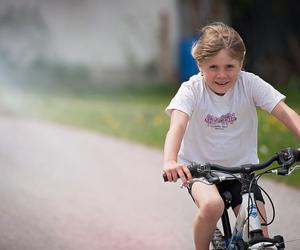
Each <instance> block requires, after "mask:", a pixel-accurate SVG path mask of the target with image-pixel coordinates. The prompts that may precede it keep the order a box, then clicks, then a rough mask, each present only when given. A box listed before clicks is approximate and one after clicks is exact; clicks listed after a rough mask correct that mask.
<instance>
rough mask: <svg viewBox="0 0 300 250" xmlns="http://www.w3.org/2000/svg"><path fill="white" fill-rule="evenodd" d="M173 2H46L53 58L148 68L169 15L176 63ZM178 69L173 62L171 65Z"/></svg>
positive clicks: (100, 64)
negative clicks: (162, 23) (162, 20)
mask: <svg viewBox="0 0 300 250" xmlns="http://www.w3.org/2000/svg"><path fill="white" fill-rule="evenodd" d="M175 2H176V1H175V0H165V1H161V0H151V1H145V0H98V1H97V0H85V1H70V0H69V1H66V0H64V1H58V0H57V1H44V2H43V4H41V9H42V12H43V16H44V17H45V19H46V21H47V24H48V25H49V32H50V34H51V36H50V38H51V40H50V41H49V55H50V56H51V57H52V58H58V59H61V60H65V61H71V62H78V61H80V62H84V63H87V64H91V65H93V66H95V65H96V67H97V68H98V69H100V68H103V69H113V68H123V67H125V68H126V67H128V66H130V64H131V65H147V64H149V63H151V62H153V61H157V60H158V59H157V58H158V56H159V53H160V51H159V26H160V24H159V20H160V19H159V16H160V13H161V12H162V11H165V12H167V13H168V15H169V17H170V28H171V32H170V36H171V37H170V45H171V48H170V49H171V50H172V53H170V55H171V56H170V58H169V59H170V62H171V63H172V62H175V61H176V60H174V56H175V54H176V46H177V45H176V44H177V36H178V34H177V16H176V6H175ZM173 65H174V63H173Z"/></svg>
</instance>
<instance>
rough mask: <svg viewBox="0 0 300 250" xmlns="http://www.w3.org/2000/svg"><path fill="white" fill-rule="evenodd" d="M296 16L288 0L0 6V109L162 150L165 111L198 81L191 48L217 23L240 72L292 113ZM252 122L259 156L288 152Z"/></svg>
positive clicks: (64, 1)
mask: <svg viewBox="0 0 300 250" xmlns="http://www.w3.org/2000/svg"><path fill="white" fill-rule="evenodd" d="M299 12H300V4H299V2H298V1H296V0H273V1H258V0H227V1H220V0H165V1H160V0H153V1H140V0H122V1H121V0H85V1H80V0H1V1H0V110H1V113H2V114H6V115H22V116H29V117H34V118H38V119H44V120H51V121H55V122H59V123H65V124H69V125H73V126H79V127H82V128H86V129H89V130H93V131H98V132H102V133H108V134H110V135H113V136H116V137H118V138H123V139H129V140H134V141H137V142H140V143H144V144H147V145H150V146H153V147H157V148H160V149H161V148H162V146H163V141H164V137H165V134H166V131H167V129H168V124H169V119H168V117H166V115H165V114H164V108H165V107H166V105H167V104H168V102H169V101H170V99H171V98H172V96H173V95H174V94H175V93H176V91H177V89H178V87H179V86H180V84H181V82H183V81H185V80H187V79H188V78H189V77H190V76H191V75H193V74H195V73H197V72H198V69H197V67H196V64H195V62H194V60H193V59H192V57H191V55H190V50H191V47H192V44H193V43H194V42H195V40H196V39H197V38H198V35H199V31H200V29H201V27H202V26H204V25H206V24H208V23H209V22H212V21H222V22H225V23H227V24H229V25H231V26H232V27H234V28H235V29H236V30H237V31H238V32H239V33H240V34H241V36H242V37H243V39H244V41H245V44H246V46H247V55H246V61H245V65H244V68H245V70H247V71H252V72H254V73H255V74H258V75H259V76H261V77H263V78H264V79H265V80H266V81H268V82H269V83H271V84H273V85H274V86H276V87H277V88H278V89H279V90H280V91H282V92H283V93H284V94H286V95H287V96H288V98H287V102H288V104H290V105H291V106H292V107H293V108H295V109H296V110H297V111H299V102H300V101H299V97H298V96H299V91H300V90H299V89H300V81H299V78H300V59H299V58H300V25H299V21H298V18H299V16H300V13H299ZM260 119H262V120H263V121H262V122H261V124H262V126H261V129H260V137H259V138H260V142H261V143H260V144H261V145H262V146H261V151H260V153H261V154H266V155H267V154H268V152H269V151H270V150H271V149H270V147H272V145H273V147H276V148H277V147H278V148H280V147H281V146H284V145H293V144H296V139H295V138H294V137H293V136H292V135H291V134H290V133H289V132H288V131H287V130H286V129H285V128H284V127H282V126H281V125H280V124H278V123H277V121H275V120H273V118H272V117H270V116H267V115H266V114H265V113H261V114H260ZM274 131H279V132H280V133H279V132H278V133H277V134H278V135H277V134H276V135H275V136H274V135H272V133H274ZM271 138H272V140H273V141H272V142H273V143H270V142H271V141H270V140H271ZM274 140H276V143H274ZM274 145H275V146H274ZM276 148H272V151H273V150H276Z"/></svg>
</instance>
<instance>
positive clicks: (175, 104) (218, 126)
mask: <svg viewBox="0 0 300 250" xmlns="http://www.w3.org/2000/svg"><path fill="white" fill-rule="evenodd" d="M284 99H285V96H284V95H282V94H281V93H279V92H278V91H277V90H276V89H274V88H273V87H272V86H271V85H270V84H268V83H267V82H265V81H264V80H262V79H261V78H259V77H258V76H256V75H254V74H252V73H248V72H244V71H241V72H240V73H239V75H238V78H237V82H236V83H235V85H234V86H233V87H232V88H231V89H230V90H229V91H228V92H226V94H225V95H223V96H219V95H217V94H215V93H214V92H213V91H212V90H211V89H210V88H208V87H207V86H206V84H205V83H204V82H203V80H202V76H201V75H200V73H199V74H198V75H194V76H193V77H191V78H190V79H189V80H188V81H187V82H184V83H183V84H182V85H181V87H180V88H179V90H178V92H177V94H176V95H175V97H174V98H173V99H172V100H171V102H170V104H169V106H168V107H167V108H166V113H167V114H168V115H170V114H171V112H172V110H174V109H176V110H180V111H183V112H185V113H186V114H188V115H189V122H188V125H187V129H186V131H185V134H184V137H183V140H182V143H181V147H180V150H179V154H178V161H180V162H182V163H184V164H190V163H191V162H196V163H202V164H204V163H207V162H210V163H216V164H220V165H224V166H228V167H233V166H238V165H241V164H247V163H258V162H259V160H258V156H257V113H256V107H261V108H262V109H264V110H266V111H268V112H271V111H272V110H273V108H274V107H275V106H276V105H277V104H278V103H279V102H280V101H281V100H284Z"/></svg>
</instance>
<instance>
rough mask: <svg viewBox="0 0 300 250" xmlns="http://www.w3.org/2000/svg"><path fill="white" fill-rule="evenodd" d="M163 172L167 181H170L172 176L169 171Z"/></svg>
mask: <svg viewBox="0 0 300 250" xmlns="http://www.w3.org/2000/svg"><path fill="white" fill-rule="evenodd" d="M164 172H165V174H166V175H167V179H168V181H172V175H171V174H170V172H169V171H164Z"/></svg>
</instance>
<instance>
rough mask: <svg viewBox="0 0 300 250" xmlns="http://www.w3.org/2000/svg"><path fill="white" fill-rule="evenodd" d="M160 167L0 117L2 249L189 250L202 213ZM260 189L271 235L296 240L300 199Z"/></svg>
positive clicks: (152, 159) (115, 147)
mask: <svg viewBox="0 0 300 250" xmlns="http://www.w3.org/2000/svg"><path fill="white" fill-rule="evenodd" d="M145 132H146V131H145ZM161 165H162V152H161V151H160V150H155V149H152V148H148V147H145V146H142V145H138V144H134V143H130V142H127V141H120V140H118V139H116V138H112V137H108V136H104V135H101V134H96V133H91V132H88V131H85V130H80V129H75V128H72V127H67V126H59V125H54V124H50V123H46V122H40V121H34V120H30V119H25V118H16V117H9V116H6V117H5V116H2V117H0V249H1V250H82V249H84V250H96V249H97V250H99V249H105V250H111V249H112V250H114V249H133V250H134V249H146V250H147V249H149V250H150V249H151V250H156V249H166V250H168V249H172V250H177V249H178V250H179V249H193V241H192V220H193V217H194V215H195V212H196V207H195V206H194V204H193V202H192V201H191V199H190V197H189V196H188V195H187V191H186V190H185V189H180V188H179V183H176V184H174V183H168V184H166V183H163V182H162V179H161ZM263 187H264V188H265V189H266V190H268V192H269V194H270V195H271V197H272V199H273V201H274V204H275V206H276V207H277V210H276V219H275V222H274V223H273V224H272V225H271V227H270V231H271V234H273V232H274V233H275V234H278V233H279V232H281V233H283V234H284V235H285V239H286V240H287V241H289V240H295V239H300V229H299V225H300V210H299V207H300V195H299V194H300V192H299V191H297V190H294V189H291V188H288V187H286V186H284V185H282V184H278V183H273V182H270V181H266V180H263ZM299 244H300V240H299V241H292V242H288V243H287V244H286V247H287V249H295V250H296V249H300V247H297V245H299Z"/></svg>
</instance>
